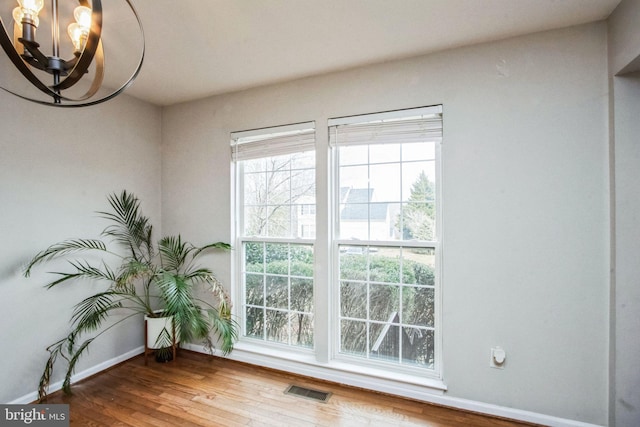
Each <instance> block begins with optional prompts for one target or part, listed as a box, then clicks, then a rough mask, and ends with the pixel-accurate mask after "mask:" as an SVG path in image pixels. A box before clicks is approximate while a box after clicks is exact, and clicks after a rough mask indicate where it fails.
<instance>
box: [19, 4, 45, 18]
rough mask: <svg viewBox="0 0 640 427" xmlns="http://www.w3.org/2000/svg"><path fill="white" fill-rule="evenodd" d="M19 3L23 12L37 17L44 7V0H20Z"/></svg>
mask: <svg viewBox="0 0 640 427" xmlns="http://www.w3.org/2000/svg"><path fill="white" fill-rule="evenodd" d="M18 4H19V5H20V7H21V8H22V13H23V14H25V15H30V16H31V17H32V18H35V17H37V16H38V13H39V12H40V11H41V10H42V8H43V7H44V0H18Z"/></svg>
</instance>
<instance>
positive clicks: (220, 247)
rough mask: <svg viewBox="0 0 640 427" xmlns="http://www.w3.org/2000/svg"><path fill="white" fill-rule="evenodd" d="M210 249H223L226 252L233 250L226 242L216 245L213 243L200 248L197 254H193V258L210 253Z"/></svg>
mask: <svg viewBox="0 0 640 427" xmlns="http://www.w3.org/2000/svg"><path fill="white" fill-rule="evenodd" d="M210 249H222V250H225V251H230V250H231V245H230V244H228V243H225V242H216V243H211V244H209V245H206V246H203V247H201V248H198V250H196V251H195V253H194V254H193V257H194V258H195V257H197V256H198V255H200V253H202V252H205V251H208V250H210Z"/></svg>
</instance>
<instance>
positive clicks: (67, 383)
mask: <svg viewBox="0 0 640 427" xmlns="http://www.w3.org/2000/svg"><path fill="white" fill-rule="evenodd" d="M93 340H94V338H89V339H88V340H86V341H85V342H83V343H82V344H81V345H80V347H78V349H77V350H76V351H74V353H73V355H72V356H71V358H70V359H69V366H68V368H67V373H66V374H65V376H64V381H63V382H62V390H63V391H64V392H65V393H67V394H71V376H72V375H73V373H74V372H75V370H76V364H77V363H78V360H80V356H82V354H83V353H84V352H85V351H88V348H89V344H91V343H92V342H93Z"/></svg>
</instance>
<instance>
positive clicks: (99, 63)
mask: <svg viewBox="0 0 640 427" xmlns="http://www.w3.org/2000/svg"><path fill="white" fill-rule="evenodd" d="M44 2H45V0H17V3H18V6H17V7H15V8H14V9H13V11H12V18H13V19H12V20H13V31H11V32H8V31H7V28H6V27H5V25H4V21H2V19H1V17H0V24H1V25H0V44H2V48H3V49H4V51H5V53H6V54H7V57H8V59H9V60H10V62H11V63H12V64H13V65H14V66H15V68H13V67H10V66H9V67H8V68H12V69H13V71H4V70H2V71H1V72H2V73H3V74H4V75H6V79H5V80H6V81H4V80H3V81H2V82H0V88H1V89H3V90H5V91H6V92H9V93H11V94H13V95H16V96H18V97H20V98H23V99H26V100H28V101H33V102H36V103H39V104H44V105H51V106H56V107H81V106H88V105H95V104H99V103H101V102H104V101H107V100H109V99H112V98H113V97H115V96H117V95H118V94H120V93H122V91H124V90H125V89H126V88H127V87H128V86H129V85H130V84H131V83H132V82H133V80H134V79H135V78H136V76H137V75H138V73H139V71H140V68H141V67H142V61H143V59H144V33H143V30H142V23H141V22H140V18H139V17H138V14H137V13H136V11H135V9H134V7H133V5H132V4H131V2H130V1H129V0H120V4H118V1H116V0H108V1H107V2H106V3H107V5H108V8H110V9H107V10H105V11H104V13H103V9H102V2H101V1H100V0H90V1H89V0H61V1H59V0H51V6H50V8H44ZM12 3H13V4H14V5H15V4H16V3H15V1H13V2H12ZM5 12H6V11H2V12H1V13H5ZM123 15H124V16H123ZM103 18H104V19H103ZM103 20H104V22H105V23H106V25H105V26H104V27H103ZM110 20H111V21H110ZM41 21H43V22H44V21H46V24H45V25H41ZM67 23H69V25H68V27H67V33H68V36H69V39H70V40H67V41H66V42H63V41H61V38H60V27H61V26H62V25H66V24H67ZM112 23H113V26H112V27H109V25H110V24H112ZM123 23H126V24H127V25H128V28H127V29H126V30H124V29H123V28H119V27H118V25H124V24H123ZM131 23H133V24H134V26H136V27H137V30H136V29H135V28H134V30H136V31H130V28H129V27H130V26H131V25H130V24H131ZM42 27H48V28H49V29H50V30H51V31H50V34H51V39H50V42H51V50H50V51H44V49H42V48H41V44H40V43H38V41H37V39H36V30H38V36H41V33H42V31H40V29H41V28H42ZM131 33H135V34H134V35H133V37H135V41H132V40H131V39H130V38H127V37H132V36H131V35H130V34H131ZM9 34H12V35H13V37H11V36H10V35H9ZM105 35H108V37H107V39H108V42H107V43H105V45H107V44H108V43H113V44H112V45H110V46H109V47H107V48H106V49H110V50H107V53H108V56H110V58H109V59H111V58H113V61H112V62H110V65H111V66H112V67H111V68H114V69H115V71H114V72H113V73H112V74H108V75H107V76H105V48H103V39H104V38H105V37H104V36H105ZM125 56H126V57H127V59H125ZM65 58H68V59H65ZM15 70H17V71H19V73H20V74H18V73H15ZM4 75H3V77H5V76H4ZM22 77H24V78H26V80H27V81H28V82H29V83H30V84H26V85H25V80H24V78H22ZM34 87H35V88H36V89H37V90H35V89H34Z"/></svg>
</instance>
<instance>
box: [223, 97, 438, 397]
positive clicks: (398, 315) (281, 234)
mask: <svg viewBox="0 0 640 427" xmlns="http://www.w3.org/2000/svg"><path fill="white" fill-rule="evenodd" d="M441 112H442V109H441V107H439V106H438V107H425V108H420V109H412V110H404V111H395V112H389V113H380V114H372V115H363V116H356V117H347V118H337V119H331V120H330V121H329V126H328V136H329V138H328V147H327V146H326V145H325V147H326V148H328V150H327V153H329V152H330V155H328V156H327V155H325V153H324V152H323V153H322V155H319V156H318V158H316V152H315V148H316V141H315V126H314V123H303V124H299V125H291V126H283V127H276V128H268V129H259V130H254V131H246V132H237V133H233V134H232V142H231V143H232V154H233V161H234V168H235V169H234V170H235V181H234V182H235V203H234V206H235V209H236V212H234V218H236V224H235V243H234V246H235V251H234V262H235V265H236V269H235V274H236V277H237V278H238V280H237V281H236V282H237V283H238V287H239V289H238V290H237V293H236V295H237V300H238V301H240V300H241V302H239V303H238V304H237V305H236V314H237V315H238V316H239V318H240V319H241V323H242V327H243V328H242V338H241V341H242V345H241V347H243V348H244V349H246V350H247V351H248V352H249V353H250V354H256V353H261V352H262V357H267V355H268V357H273V358H278V360H283V361H286V362H292V363H305V364H306V365H305V366H307V367H309V366H314V365H317V366H327V367H331V366H332V365H335V366H336V367H339V369H348V368H345V366H346V365H345V363H351V364H352V366H357V367H358V368H357V371H358V372H363V371H365V372H367V373H369V374H370V375H372V376H376V375H377V376H382V377H388V375H389V372H392V373H393V374H394V375H396V377H397V378H402V379H401V381H405V382H406V381H409V382H410V381H411V380H412V379H413V378H415V377H416V375H417V376H418V377H421V378H433V379H436V380H438V379H439V376H440V367H439V362H438V361H439V353H440V345H439V342H440V340H441V337H440V329H439V302H438V301H439V298H440V286H439V276H440V272H439V267H438V266H439V261H440V258H441V228H442V227H441V220H440V199H439V194H440V184H441V182H440V179H439V176H440V143H441V139H442V113H441ZM317 145H318V147H320V146H323V145H324V144H320V143H318V144H317ZM316 177H317V179H318V180H319V182H322V185H319V186H318V188H321V189H322V191H323V194H318V195H317V194H316ZM316 196H318V197H317V198H316ZM316 200H317V201H318V202H319V204H317V202H316ZM319 233H322V235H319ZM266 347H268V350H266ZM263 350H265V351H264V352H263ZM305 369H306V368H305ZM355 370H356V369H355V368H354V371H355ZM305 372H306V371H305ZM403 374H404V375H403ZM421 384H422V383H421ZM434 384H435V383H434ZM436 386H437V385H436Z"/></svg>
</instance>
